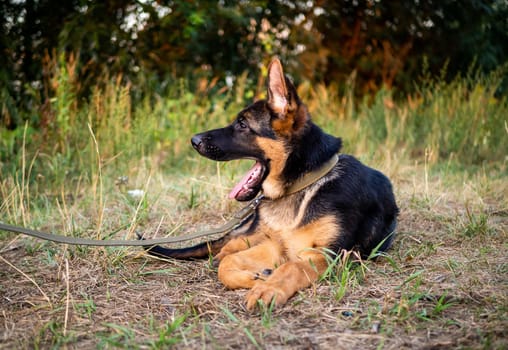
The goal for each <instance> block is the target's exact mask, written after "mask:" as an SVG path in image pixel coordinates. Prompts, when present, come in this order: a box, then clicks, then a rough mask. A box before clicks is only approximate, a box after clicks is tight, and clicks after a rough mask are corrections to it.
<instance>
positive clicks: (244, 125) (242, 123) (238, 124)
mask: <svg viewBox="0 0 508 350" xmlns="http://www.w3.org/2000/svg"><path fill="white" fill-rule="evenodd" d="M236 128H237V129H247V128H248V125H247V123H245V121H244V120H243V119H238V120H237V122H236Z"/></svg>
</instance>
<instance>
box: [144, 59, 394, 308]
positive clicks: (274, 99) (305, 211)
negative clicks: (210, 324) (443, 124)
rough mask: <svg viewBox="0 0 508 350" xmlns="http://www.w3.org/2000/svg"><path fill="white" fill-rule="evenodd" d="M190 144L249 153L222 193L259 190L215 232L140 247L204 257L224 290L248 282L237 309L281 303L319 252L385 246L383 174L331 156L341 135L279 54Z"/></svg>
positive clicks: (388, 216)
mask: <svg viewBox="0 0 508 350" xmlns="http://www.w3.org/2000/svg"><path fill="white" fill-rule="evenodd" d="M191 143H192V146H193V147H194V149H195V150H196V151H197V152H199V153H200V154H201V155H202V156H204V157H207V158H209V159H212V160H215V161H229V160H233V159H251V160H254V162H255V163H254V166H253V167H252V169H250V170H249V172H248V173H247V174H246V175H245V176H244V177H243V179H242V180H241V181H240V182H239V183H238V184H237V185H236V186H235V187H234V188H233V189H232V190H231V193H230V194H229V197H230V198H232V199H235V200H237V201H250V200H253V199H254V198H255V197H256V196H257V195H258V194H260V193H262V197H258V202H259V204H258V206H257V208H256V210H255V213H254V214H253V215H251V216H250V217H249V218H247V219H246V220H245V221H244V222H243V223H242V224H241V225H240V227H238V228H237V229H235V230H233V231H232V232H230V233H229V234H226V235H225V236H224V237H222V238H219V239H217V240H215V241H211V242H205V243H202V244H198V245H196V246H193V247H189V248H181V249H168V248H164V247H161V246H153V247H147V249H148V252H149V253H150V254H153V255H156V256H161V257H170V258H178V259H190V258H206V257H208V256H209V255H210V254H211V255H213V256H214V257H213V259H214V262H217V263H218V278H219V280H220V281H221V282H222V283H223V284H224V285H225V286H226V287H227V288H231V289H237V288H248V289H250V291H248V293H247V295H246V306H247V309H249V310H252V309H254V308H255V307H256V305H257V304H258V301H259V300H261V301H263V302H264V303H265V304H266V305H269V304H270V303H272V302H274V303H275V305H282V304H284V303H286V302H287V300H288V299H289V298H290V297H291V296H293V295H294V294H295V293H296V292H297V291H298V290H301V289H304V288H307V287H309V286H310V285H311V284H312V283H313V282H315V281H316V280H317V279H318V278H319V276H320V275H321V274H323V273H324V272H325V270H326V269H327V267H328V263H327V261H328V260H327V257H326V254H327V252H330V251H333V252H336V253H340V252H341V251H343V250H352V249H355V250H358V251H359V253H360V254H361V255H362V256H363V257H366V256H369V254H370V253H371V252H372V250H373V249H375V248H378V250H379V251H386V250H387V249H388V248H389V247H390V245H391V243H392V240H393V237H394V232H395V228H396V225H397V215H398V212H399V209H398V207H397V204H396V201H395V196H394V194H393V190H392V185H391V183H390V181H389V179H388V178H387V177H386V176H385V175H383V174H382V173H381V172H379V171H377V170H374V169H372V168H369V167H367V166H365V165H363V164H362V163H361V162H360V161H358V160H357V159H355V158H354V157H353V156H350V155H344V154H340V155H339V154H338V152H339V151H340V149H341V146H342V141H341V139H340V138H337V137H334V136H332V135H329V134H326V133H325V132H323V131H322V130H321V129H320V128H319V127H318V126H317V125H316V124H314V123H313V122H312V120H311V117H310V114H309V112H308V110H307V107H306V106H305V104H304V103H302V101H301V100H300V98H299V97H298V94H297V91H296V88H295V86H294V85H293V83H292V82H291V80H290V79H289V78H288V77H286V76H285V75H284V72H283V68H282V64H281V62H280V60H279V59H277V58H275V59H273V61H272V62H271V63H270V65H269V67H268V74H267V98H266V99H264V100H259V101H256V102H254V103H253V104H251V105H249V106H248V107H246V108H245V109H243V110H242V111H240V113H238V115H237V116H236V118H235V120H234V121H233V122H232V124H230V125H229V126H226V127H224V128H221V129H215V130H210V131H206V132H203V133H200V134H197V135H195V136H194V137H192V140H191Z"/></svg>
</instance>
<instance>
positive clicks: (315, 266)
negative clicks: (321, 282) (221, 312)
mask: <svg viewBox="0 0 508 350" xmlns="http://www.w3.org/2000/svg"><path fill="white" fill-rule="evenodd" d="M327 266H328V264H327V261H326V258H325V256H324V255H323V254H322V253H320V252H317V251H316V252H311V251H309V252H306V253H305V254H302V255H301V256H300V260H298V261H288V262H286V263H284V264H282V265H281V266H279V267H278V268H277V269H276V270H275V271H274V272H273V274H272V275H271V276H270V277H269V278H268V279H267V280H266V281H257V282H256V283H254V284H253V287H252V289H251V290H250V291H249V293H248V294H247V297H246V300H247V309H249V310H252V309H254V308H255V307H256V304H257V301H258V300H262V301H263V302H264V303H265V304H266V305H269V304H270V303H271V302H272V300H274V301H275V305H282V304H284V303H286V301H287V300H288V299H289V298H291V297H292V296H293V295H294V294H295V293H296V292H297V291H298V290H300V289H303V288H307V287H309V286H310V285H311V284H312V283H313V282H315V281H316V280H317V278H318V277H319V275H321V274H322V273H324V272H325V270H326V268H327Z"/></svg>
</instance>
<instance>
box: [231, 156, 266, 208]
mask: <svg viewBox="0 0 508 350" xmlns="http://www.w3.org/2000/svg"><path fill="white" fill-rule="evenodd" d="M265 173H266V167H265V166H264V165H263V164H262V163H261V162H260V161H256V163H255V164H254V166H253V167H252V168H251V169H250V170H249V171H248V172H247V174H245V175H244V177H243V178H242V180H240V182H238V183H237V184H236V185H235V187H234V188H233V189H232V190H231V192H230V193H229V198H231V199H236V200H237V201H248V200H251V199H252V198H254V196H256V194H257V193H258V192H259V190H260V189H261V184H262V183H263V180H264V177H265Z"/></svg>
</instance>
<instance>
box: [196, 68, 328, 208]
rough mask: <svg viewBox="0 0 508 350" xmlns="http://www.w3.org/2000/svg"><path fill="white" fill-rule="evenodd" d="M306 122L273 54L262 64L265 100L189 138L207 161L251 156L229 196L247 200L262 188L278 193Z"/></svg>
mask: <svg viewBox="0 0 508 350" xmlns="http://www.w3.org/2000/svg"><path fill="white" fill-rule="evenodd" d="M310 125H311V123H310V117H309V113H308V112H307V108H306V107H305V105H304V104H302V103H301V101H300V98H299V97H298V95H297V93H296V89H295V87H294V85H293V84H292V83H291V81H290V80H289V79H288V78H287V77H285V75H284V72H283V70H282V65H281V63H280V61H279V60H278V59H274V60H273V61H272V62H271V63H270V65H269V67H268V76H267V99H266V100H260V101H257V102H255V103H253V104H251V105H250V106H248V107H246V108H245V109H243V110H242V111H241V112H240V113H238V115H237V117H236V119H235V120H234V121H233V123H232V124H230V125H229V126H227V127H225V128H221V129H215V130H210V131H207V132H203V133H200V134H197V135H195V136H194V137H193V138H192V141H191V142H192V146H193V147H194V148H195V149H196V150H197V151H198V152H199V153H200V154H201V155H203V156H205V157H208V158H210V159H213V160H217V161H227V160H233V159H252V160H254V161H255V164H254V166H253V167H252V168H251V170H249V172H248V173H247V174H246V175H245V176H244V177H243V179H242V180H241V181H240V182H239V183H238V184H237V185H236V186H235V187H234V188H233V190H232V191H231V193H230V194H229V197H230V198H234V199H236V200H239V201H246V200H251V199H252V198H254V197H255V196H256V195H257V193H258V192H259V191H260V190H261V189H263V192H264V194H265V196H267V197H268V198H272V199H274V198H278V197H281V196H282V195H284V191H285V189H286V185H287V183H286V177H285V176H283V171H284V169H285V167H286V165H287V161H288V157H289V156H290V154H291V152H292V150H294V146H295V145H296V144H299V143H300V142H301V140H300V138H301V136H302V135H303V134H304V133H305V130H306V129H308V128H309V127H310ZM304 146H305V145H304ZM305 147H312V145H306V146H305ZM335 152H336V151H335Z"/></svg>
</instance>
